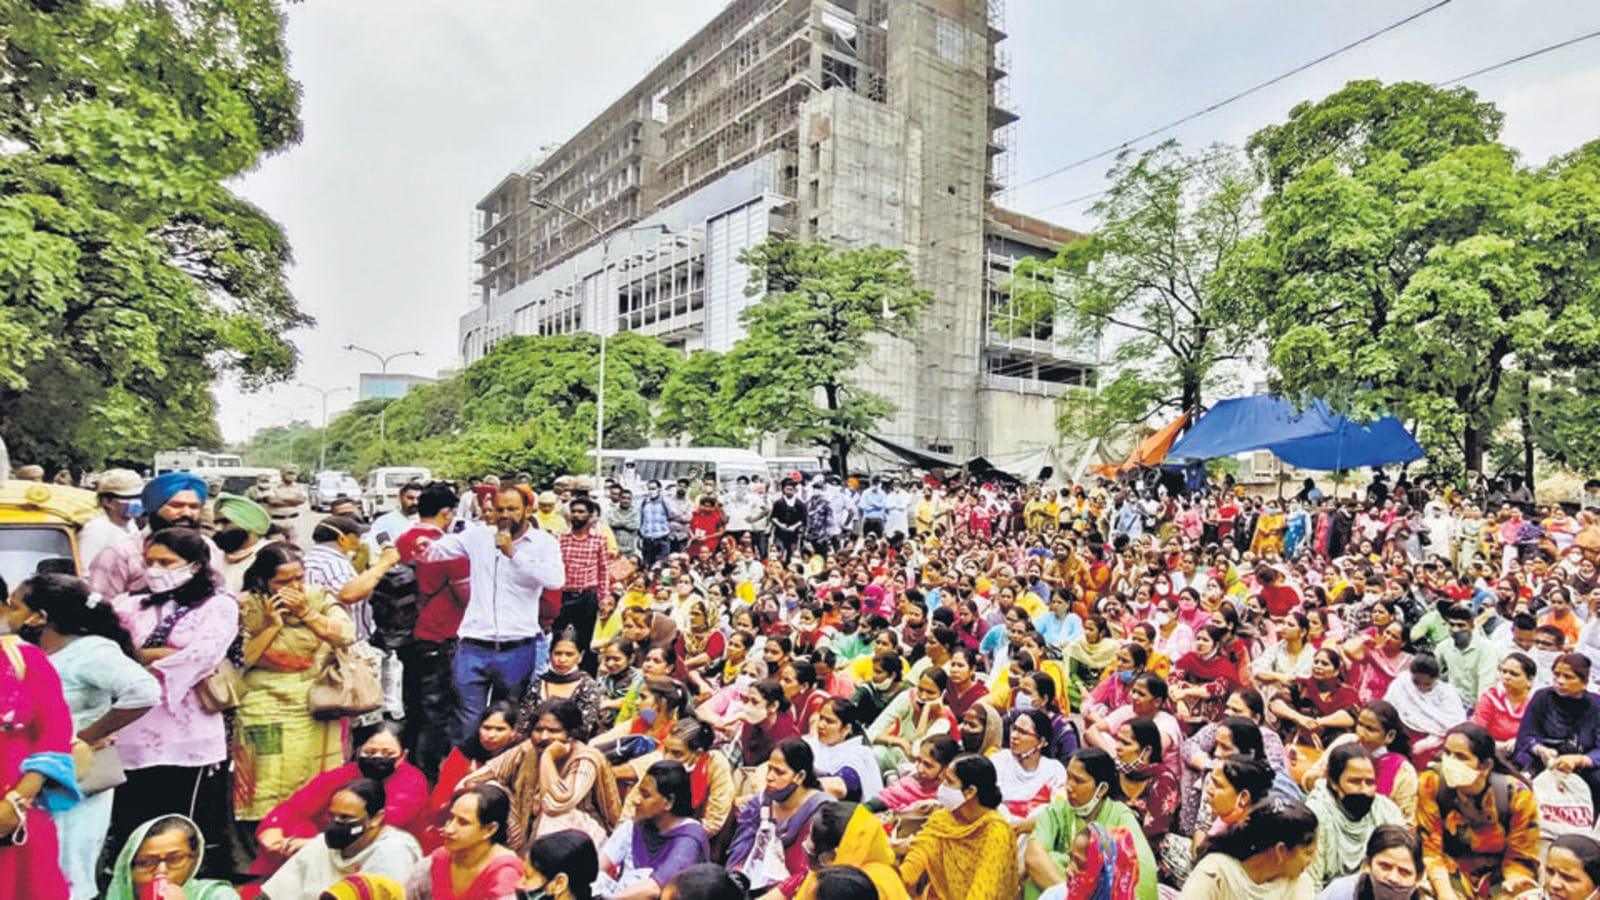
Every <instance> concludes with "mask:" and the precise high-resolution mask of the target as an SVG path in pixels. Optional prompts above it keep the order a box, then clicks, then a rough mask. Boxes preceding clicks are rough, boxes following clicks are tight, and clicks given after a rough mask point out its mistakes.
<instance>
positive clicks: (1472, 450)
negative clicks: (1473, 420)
mask: <svg viewBox="0 0 1600 900" xmlns="http://www.w3.org/2000/svg"><path fill="white" fill-rule="evenodd" d="M1461 464H1462V465H1463V466H1465V467H1466V470H1467V471H1468V472H1477V473H1478V474H1480V475H1482V474H1485V473H1484V471H1483V435H1481V434H1479V433H1478V429H1477V427H1476V426H1473V425H1468V426H1467V427H1466V429H1465V430H1464V431H1462V433H1461Z"/></svg>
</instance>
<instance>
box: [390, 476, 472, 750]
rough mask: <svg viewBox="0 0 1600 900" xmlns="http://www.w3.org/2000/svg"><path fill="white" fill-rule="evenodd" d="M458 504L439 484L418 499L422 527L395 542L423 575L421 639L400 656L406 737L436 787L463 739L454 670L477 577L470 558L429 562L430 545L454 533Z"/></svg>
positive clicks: (417, 632) (419, 613)
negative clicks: (459, 635) (473, 577)
mask: <svg viewBox="0 0 1600 900" xmlns="http://www.w3.org/2000/svg"><path fill="white" fill-rule="evenodd" d="M457 502H458V498H457V497H456V493H455V491H453V490H451V488H450V486H449V485H448V484H444V483H442V482H435V483H433V484H430V485H428V486H427V487H425V488H423V490H422V494H421V495H420V496H419V497H418V499H417V515H418V517H419V518H418V521H417V524H416V525H415V526H414V527H412V528H411V529H410V530H409V531H407V532H405V533H404V534H402V535H401V536H400V538H399V540H397V541H395V549H396V550H398V551H399V553H400V562H401V563H402V564H404V565H410V566H411V567H412V568H413V569H414V570H415V571H416V575H417V624H416V627H415V628H414V629H413V631H412V634H413V635H414V637H415V639H414V640H413V641H412V642H411V643H409V644H407V645H405V646H403V647H401V648H400V649H399V650H398V651H397V652H398V654H399V656H400V664H401V665H402V666H404V669H403V670H402V673H401V697H402V700H403V703H404V706H405V713H406V731H407V733H408V734H407V736H408V738H409V739H410V742H411V743H410V745H411V746H412V747H414V748H415V749H414V750H413V751H412V753H411V761H412V763H413V764H414V765H416V766H417V767H418V768H419V769H421V770H422V771H423V773H424V774H426V775H427V776H428V779H429V780H430V781H432V780H433V779H435V778H437V777H438V774H439V765H440V764H441V763H443V762H444V758H445V757H446V756H448V755H449V753H450V748H451V747H452V746H453V745H454V743H455V742H456V741H459V740H460V739H461V737H462V735H459V734H456V733H455V732H456V731H457V730H458V729H457V723H456V708H457V706H459V705H460V704H459V698H458V697H457V696H456V689H455V676H454V673H453V669H454V666H455V656H456V632H457V631H458V630H459V629H460V628H461V617H462V616H463V615H465V614H466V611H467V598H468V595H469V594H470V590H471V583H470V580H469V579H470V578H471V575H472V571H471V566H470V564H469V563H468V562H467V559H466V557H460V558H457V559H447V560H439V561H427V560H426V557H427V548H428V545H429V544H430V543H431V542H433V541H434V540H436V539H438V538H440V537H442V536H443V535H445V534H447V533H449V532H450V530H451V528H452V526H453V525H454V522H455V517H456V504H457Z"/></svg>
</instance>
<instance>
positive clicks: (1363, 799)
mask: <svg viewBox="0 0 1600 900" xmlns="http://www.w3.org/2000/svg"><path fill="white" fill-rule="evenodd" d="M1324 758H1325V759H1327V760H1328V766H1327V769H1328V775H1327V777H1326V778H1324V779H1322V780H1321V781H1319V782H1317V786H1316V787H1314V788H1312V789H1311V793H1310V794H1309V795H1308V796H1307V797H1306V806H1308V807H1310V808H1311V811H1312V812H1314V813H1316V814H1317V852H1316V856H1315V858H1313V859H1312V861H1311V866H1310V868H1309V869H1307V874H1309V875H1310V876H1311V882H1312V884H1314V885H1316V887H1317V889H1318V890H1321V889H1322V888H1324V887H1326V886H1327V884H1328V882H1330V881H1332V880H1333V879H1335V878H1342V877H1344V876H1345V875H1350V874H1353V873H1354V872H1355V871H1356V870H1357V869H1359V868H1360V867H1361V864H1362V862H1363V861H1364V859H1365V857H1366V849H1367V839H1368V838H1370V837H1372V833H1373V832H1374V831H1375V830H1377V829H1378V828H1379V827H1381V826H1384V825H1395V826H1401V825H1404V824H1405V819H1404V818H1403V817H1402V816H1401V815H1400V808H1399V807H1398V806H1395V805H1394V801H1392V800H1390V799H1389V798H1388V797H1384V796H1382V795H1380V794H1379V793H1378V792H1377V780H1378V779H1377V767H1376V766H1374V765H1373V762H1372V757H1371V755H1369V754H1368V753H1367V750H1366V748H1365V747H1363V746H1361V745H1360V744H1357V743H1348V744H1341V745H1340V746H1338V747H1335V748H1333V749H1332V750H1329V751H1328V753H1327V756H1325V757H1324Z"/></svg>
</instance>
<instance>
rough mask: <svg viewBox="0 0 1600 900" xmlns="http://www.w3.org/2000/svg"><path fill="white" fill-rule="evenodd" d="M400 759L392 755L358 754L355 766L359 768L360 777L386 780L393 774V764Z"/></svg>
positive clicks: (395, 764)
mask: <svg viewBox="0 0 1600 900" xmlns="http://www.w3.org/2000/svg"><path fill="white" fill-rule="evenodd" d="M399 764H400V760H398V759H396V758H395V757H392V756H358V757H356V768H358V769H360V770H361V777H363V778H371V779H372V780H374V781H387V780H388V778H389V776H390V775H393V774H394V769H395V766H398V765H399Z"/></svg>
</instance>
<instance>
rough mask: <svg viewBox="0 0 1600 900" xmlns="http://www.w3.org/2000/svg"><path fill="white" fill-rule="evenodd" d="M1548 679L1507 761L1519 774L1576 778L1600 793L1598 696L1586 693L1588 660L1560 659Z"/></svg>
mask: <svg viewBox="0 0 1600 900" xmlns="http://www.w3.org/2000/svg"><path fill="white" fill-rule="evenodd" d="M1551 674H1552V676H1553V679H1554V680H1553V681H1552V682H1551V684H1550V686H1549V687H1547V688H1541V689H1539V690H1537V691H1534V693H1533V699H1532V700H1530V701H1528V710H1527V712H1525V713H1524V714H1523V716H1522V724H1521V725H1520V726H1519V727H1518V729H1517V743H1516V748H1515V749H1514V750H1513V752H1512V757H1511V758H1512V761H1513V762H1515V763H1516V764H1517V765H1518V766H1520V767H1522V769H1523V770H1524V771H1531V772H1542V771H1544V770H1545V769H1554V770H1556V771H1558V772H1577V773H1578V774H1579V775H1581V776H1583V780H1584V781H1586V782H1588V783H1589V790H1590V791H1591V792H1594V791H1595V790H1596V789H1597V787H1600V769H1596V766H1600V696H1596V695H1595V694H1594V693H1592V692H1590V691H1589V690H1588V686H1589V657H1587V656H1584V655H1583V654H1581V653H1565V654H1562V655H1561V656H1558V657H1556V661H1555V665H1553V666H1551Z"/></svg>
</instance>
